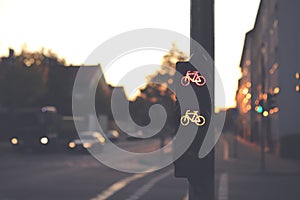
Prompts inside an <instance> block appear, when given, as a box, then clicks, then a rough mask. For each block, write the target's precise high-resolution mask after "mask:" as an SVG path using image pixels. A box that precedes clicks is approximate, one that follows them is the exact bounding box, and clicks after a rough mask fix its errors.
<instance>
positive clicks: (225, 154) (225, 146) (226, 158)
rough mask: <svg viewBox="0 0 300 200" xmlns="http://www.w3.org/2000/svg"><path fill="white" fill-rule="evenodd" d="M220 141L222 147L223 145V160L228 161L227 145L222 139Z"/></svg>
mask: <svg viewBox="0 0 300 200" xmlns="http://www.w3.org/2000/svg"><path fill="white" fill-rule="evenodd" d="M222 141H223V145H224V152H223V159H224V160H225V161H228V160H229V144H228V142H227V141H226V140H224V139H223V140H222Z"/></svg>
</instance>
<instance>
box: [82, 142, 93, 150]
mask: <svg viewBox="0 0 300 200" xmlns="http://www.w3.org/2000/svg"><path fill="white" fill-rule="evenodd" d="M83 147H84V148H86V149H88V148H91V147H92V144H91V143H83Z"/></svg>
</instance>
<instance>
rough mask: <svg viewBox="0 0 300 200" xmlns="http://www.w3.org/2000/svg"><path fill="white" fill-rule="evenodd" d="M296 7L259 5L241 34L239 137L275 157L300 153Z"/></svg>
mask: <svg viewBox="0 0 300 200" xmlns="http://www.w3.org/2000/svg"><path fill="white" fill-rule="evenodd" d="M299 7H300V2H299V1H293V0H287V1H286V0H285V1H283V0H262V1H261V3H260V8H259V11H258V14H257V18H256V22H255V27H254V29H253V30H251V31H250V32H248V33H247V34H246V39H245V45H244V50H243V54H242V59H241V64H240V67H241V71H242V77H241V79H240V80H239V89H238V91H237V95H236V100H237V107H238V110H239V121H240V126H241V127H242V128H240V129H239V130H240V131H239V132H240V134H241V135H242V136H243V137H245V138H246V139H249V140H251V141H253V142H260V141H262V140H263V141H265V144H266V147H267V148H268V149H270V150H274V151H276V152H278V153H280V154H281V155H292V154H299V153H297V152H295V150H296V149H298V150H300V147H297V146H299V145H297V144H298V142H300V118H299V116H300V93H299V90H300V88H299V87H300V86H299V84H300V81H299V71H300V64H299V63H298V62H297V61H298V57H299V50H298V47H299V45H300V38H299V36H300V26H299V21H298V19H299V18H300V13H299V12H298V8H299ZM297 24H298V25H297ZM247 97H248V98H249V99H248V98H247ZM260 105H261V106H262V108H263V109H262V110H260V108H259V106H260ZM261 133H263V134H261Z"/></svg>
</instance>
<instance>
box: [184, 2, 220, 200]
mask: <svg viewBox="0 0 300 200" xmlns="http://www.w3.org/2000/svg"><path fill="white" fill-rule="evenodd" d="M191 38H192V39H194V40H195V41H197V42H198V43H199V44H201V45H202V46H203V48H204V49H205V50H206V51H207V52H208V53H209V54H210V56H211V57H212V59H214V0H191ZM193 52H194V49H193V45H191V55H192V54H193ZM210 74H214V68H212V69H211V72H210ZM210 95H211V101H212V107H213V110H212V111H213V112H214V94H210ZM204 159H206V161H207V162H208V163H207V164H208V166H209V167H208V170H207V171H206V173H205V176H203V177H202V178H201V179H202V180H192V179H189V199H190V200H214V188H215V185H214V172H215V170H214V150H212V151H211V152H210V153H209V155H207V157H206V158H204ZM199 170H201V169H199Z"/></svg>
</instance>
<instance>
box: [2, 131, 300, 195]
mask: <svg viewBox="0 0 300 200" xmlns="http://www.w3.org/2000/svg"><path fill="white" fill-rule="evenodd" d="M232 142H233V137H232V135H223V137H222V138H221V139H220V140H219V143H218V144H217V146H216V173H215V174H216V177H215V179H216V185H215V191H216V199H217V200H227V199H230V200H240V199H243V200H248V199H249V200H250V199H256V200H257V199H258V200H260V199H265V200H269V199H270V200H271V199H272V200H277V199H278V200H279V199H289V200H290V199H295V197H297V196H298V194H300V192H299V190H298V189H297V188H298V185H299V184H300V179H299V177H300V168H299V166H300V164H299V163H297V161H286V160H280V159H278V158H277V157H274V156H272V155H268V156H267V172H266V173H261V172H260V171H259V156H258V155H259V154H258V152H259V149H257V147H255V146H251V145H249V144H246V143H244V142H243V141H239V144H238V148H237V149H238V158H236V159H234V158H233V156H232V155H233V150H232V146H233V145H232ZM119 146H121V147H122V146H124V147H126V148H129V149H130V150H131V151H140V150H142V149H143V150H144V149H145V148H146V149H151V148H154V147H158V146H159V140H158V139H152V140H145V141H122V142H120V144H119ZM0 160H1V162H0V163H1V164H0V170H1V174H0V177H1V178H0V186H1V188H0V200H19V199H21V200H27V199H28V200H35V199H37V200H48V199H49V200H50V199H51V200H52V199H61V200H66V199H72V200H104V199H109V200H123V199H125V200H137V199H143V200H148V199H149V200H150V199H164V200H165V199H166V200H174V199H176V200H177V199H178V200H184V199H187V189H188V188H187V186H188V184H187V181H186V180H185V179H179V178H174V171H173V165H170V166H168V167H166V168H164V169H162V170H159V171H156V172H152V173H148V174H129V173H122V172H118V171H116V170H113V169H110V168H108V167H106V166H105V165H103V164H101V163H100V162H99V161H97V160H96V159H95V158H93V157H92V156H91V155H89V154H74V153H53V154H50V153H47V154H43V153H36V154H30V153H18V154H16V153H13V152H7V153H4V152H2V153H1V154H0ZM126 164H127V165H133V166H134V165H136V164H137V163H124V165H126Z"/></svg>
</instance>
